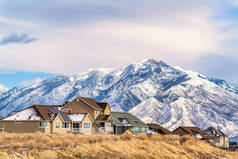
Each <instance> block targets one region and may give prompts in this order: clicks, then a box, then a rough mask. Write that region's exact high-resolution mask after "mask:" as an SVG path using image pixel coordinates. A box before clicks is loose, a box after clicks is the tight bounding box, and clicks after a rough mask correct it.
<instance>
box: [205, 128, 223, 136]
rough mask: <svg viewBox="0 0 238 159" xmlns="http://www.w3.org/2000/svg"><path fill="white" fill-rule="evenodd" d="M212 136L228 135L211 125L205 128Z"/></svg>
mask: <svg viewBox="0 0 238 159" xmlns="http://www.w3.org/2000/svg"><path fill="white" fill-rule="evenodd" d="M205 132H206V133H208V134H209V135H211V136H226V135H225V134H224V133H223V132H222V131H221V130H218V129H216V128H214V127H209V128H207V129H206V130H205Z"/></svg>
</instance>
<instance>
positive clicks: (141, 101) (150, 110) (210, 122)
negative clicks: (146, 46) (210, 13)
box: [0, 59, 238, 137]
mask: <svg viewBox="0 0 238 159" xmlns="http://www.w3.org/2000/svg"><path fill="white" fill-rule="evenodd" d="M76 96H86V97H92V98H94V99H95V100H97V101H108V102H109V103H110V106H111V108H112V110H114V111H129V112H131V113H132V114H134V115H136V116H137V117H139V118H140V119H142V120H143V121H145V122H157V123H159V124H161V125H163V126H165V127H167V128H169V129H170V130H173V129H175V128H176V127H178V126H181V125H187V126H191V125H196V126H198V127H200V128H202V129H205V128H207V127H208V126H214V127H217V128H219V129H221V130H222V131H224V132H225V133H227V134H228V135H229V136H230V137H235V136H238V88H237V87H235V86H234V85H232V84H229V82H226V81H224V80H219V79H213V78H207V77H205V76H203V75H201V74H199V73H196V72H193V71H186V70H183V69H182V68H179V67H173V66H170V65H167V64H166V63H164V62H162V61H156V60H153V59H148V60H143V61H141V62H139V63H134V64H131V65H129V66H127V67H122V68H120V69H92V70H89V71H87V72H81V73H74V74H67V75H58V76H56V77H52V78H49V79H46V80H44V81H41V82H37V83H34V84H32V85H31V86H28V87H25V88H17V87H15V88H13V89H11V90H9V91H7V92H4V93H3V94H2V95H0V112H1V113H2V115H3V116H6V115H7V114H9V113H10V112H12V111H15V110H21V109H23V108H25V107H28V106H30V105H32V104H62V103H64V102H65V101H68V100H71V99H73V98H75V97H76Z"/></svg>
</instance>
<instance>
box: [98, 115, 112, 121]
mask: <svg viewBox="0 0 238 159" xmlns="http://www.w3.org/2000/svg"><path fill="white" fill-rule="evenodd" d="M108 120H110V115H98V116H97V118H96V119H95V121H108Z"/></svg>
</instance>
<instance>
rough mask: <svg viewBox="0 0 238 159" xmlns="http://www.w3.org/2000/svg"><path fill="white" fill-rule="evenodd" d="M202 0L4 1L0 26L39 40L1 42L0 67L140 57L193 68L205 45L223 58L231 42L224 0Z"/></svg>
mask: <svg viewBox="0 0 238 159" xmlns="http://www.w3.org/2000/svg"><path fill="white" fill-rule="evenodd" d="M206 2H207V3H204V1H203V0H198V1H188V0H181V1H176V0H170V1H164V0H139V1H138V0H122V1H115V0H107V1H105V0H82V1H73V0H67V1H66V0H62V1H60V2H59V1H56V0H52V1H51V2H49V3H47V5H46V3H45V4H44V5H43V3H44V1H42V0H36V1H34V2H30V1H26V0H20V1H19V2H18V3H12V2H11V1H4V2H2V4H1V5H0V15H1V14H2V15H5V20H2V23H7V24H8V25H11V27H12V28H11V27H6V28H5V29H6V30H7V32H12V30H14V31H15V30H17V32H27V31H26V30H30V31H32V32H33V35H32V36H34V37H38V38H39V39H41V40H39V41H36V42H34V43H29V44H28V45H27V46H25V45H9V46H6V47H2V48H1V47H0V59H1V62H0V68H2V69H7V70H11V69H13V70H16V69H17V70H25V71H33V72H34V71H40V72H50V73H68V72H78V71H83V70H85V69H88V68H92V67H99V66H100V67H120V66H122V65H126V64H129V63H131V62H134V61H139V60H141V59H143V58H156V59H162V60H164V61H166V62H168V63H169V64H173V65H179V66H181V67H185V68H194V67H195V66H196V64H197V63H198V61H199V60H200V58H201V57H205V56H206V55H208V54H210V53H213V54H215V55H219V56H224V57H227V58H230V57H231V56H232V53H234V51H235V50H236V48H237V46H238V45H237V41H235V39H236V38H237V37H236V35H237V33H238V30H237V28H238V26H237V24H236V22H234V21H232V20H230V19H227V17H223V13H224V10H225V9H224V8H226V7H227V6H229V5H230V4H231V3H229V4H228V3H227V2H226V1H222V0H219V2H221V4H220V3H217V1H215V0H209V1H206ZM23 4H24V7H22V6H23ZM223 4H224V5H223ZM25 8H28V9H27V10H26V9H25ZM218 17H219V18H218ZM7 19H11V20H10V21H8V20H7ZM13 19H17V23H16V21H15V20H13ZM0 22H1V19H0ZM19 24H20V25H19ZM21 24H34V26H31V25H25V26H24V25H21ZM20 26H21V27H22V26H24V28H20ZM39 26H40V27H39ZM20 29H26V30H24V31H22V30H20ZM0 30H1V29H0ZM6 30H1V32H6ZM231 41H232V42H231ZM228 43H229V44H228ZM231 43H232V45H231ZM227 52H229V54H227ZM204 60H205V59H204ZM206 60H208V59H206ZM200 68H201V67H200ZM203 69H204V68H203ZM200 70H201V69H199V71H200ZM210 71H212V69H210ZM200 72H201V73H203V71H200Z"/></svg>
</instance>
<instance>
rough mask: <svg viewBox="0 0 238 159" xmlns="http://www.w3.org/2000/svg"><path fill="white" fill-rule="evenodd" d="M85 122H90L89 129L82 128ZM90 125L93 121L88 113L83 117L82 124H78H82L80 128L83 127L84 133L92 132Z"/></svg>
mask: <svg viewBox="0 0 238 159" xmlns="http://www.w3.org/2000/svg"><path fill="white" fill-rule="evenodd" d="M85 122H87V123H90V129H84V123H85ZM92 125H93V122H92V120H91V119H90V117H89V116H88V115H87V116H86V117H85V118H84V119H83V121H82V124H80V126H82V128H83V129H84V133H85V134H92Z"/></svg>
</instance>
